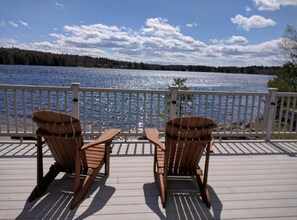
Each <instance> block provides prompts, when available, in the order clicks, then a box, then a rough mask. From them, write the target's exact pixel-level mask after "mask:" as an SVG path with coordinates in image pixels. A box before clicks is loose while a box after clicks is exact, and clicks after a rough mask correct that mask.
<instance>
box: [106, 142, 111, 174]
mask: <svg viewBox="0 0 297 220" xmlns="http://www.w3.org/2000/svg"><path fill="white" fill-rule="evenodd" d="M110 145H111V142H109V143H106V144H105V156H104V161H105V175H106V176H107V175H109V170H110V152H111V147H110Z"/></svg>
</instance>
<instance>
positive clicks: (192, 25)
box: [186, 23, 198, 28]
mask: <svg viewBox="0 0 297 220" xmlns="http://www.w3.org/2000/svg"><path fill="white" fill-rule="evenodd" d="M186 26H187V27H189V28H192V27H197V26H198V24H197V23H190V24H186Z"/></svg>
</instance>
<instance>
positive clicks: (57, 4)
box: [55, 2, 64, 9]
mask: <svg viewBox="0 0 297 220" xmlns="http://www.w3.org/2000/svg"><path fill="white" fill-rule="evenodd" d="M55 6H56V7H57V8H60V9H63V8H64V4H61V3H59V2H55Z"/></svg>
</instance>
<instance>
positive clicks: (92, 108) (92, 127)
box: [91, 91, 94, 134]
mask: <svg viewBox="0 0 297 220" xmlns="http://www.w3.org/2000/svg"><path fill="white" fill-rule="evenodd" d="M91 133H92V134H93V133H94V92H93V91H91Z"/></svg>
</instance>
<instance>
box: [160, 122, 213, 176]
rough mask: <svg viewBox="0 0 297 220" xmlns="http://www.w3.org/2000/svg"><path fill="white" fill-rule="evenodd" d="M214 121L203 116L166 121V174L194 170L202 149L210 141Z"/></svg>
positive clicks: (192, 171) (189, 172) (191, 171)
mask: <svg viewBox="0 0 297 220" xmlns="http://www.w3.org/2000/svg"><path fill="white" fill-rule="evenodd" d="M214 126H215V123H214V122H213V121H212V120H211V119H208V118H203V117H181V118H175V119H172V120H170V121H168V122H167V123H166V131H165V133H166V135H165V145H166V154H167V155H166V158H168V161H167V172H168V174H177V175H179V174H181V175H182V174H191V173H194V172H195V169H196V168H197V165H198V163H199V161H200V159H201V157H202V154H203V150H204V149H205V147H206V146H207V143H209V142H210V141H211V138H212V137H211V133H212V130H213V128H214Z"/></svg>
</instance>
